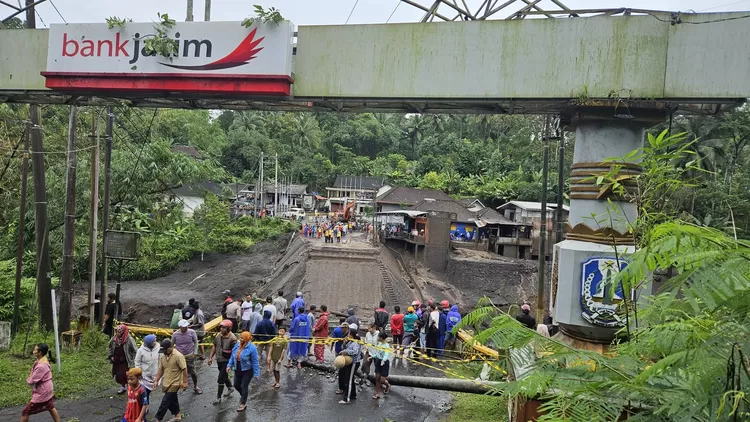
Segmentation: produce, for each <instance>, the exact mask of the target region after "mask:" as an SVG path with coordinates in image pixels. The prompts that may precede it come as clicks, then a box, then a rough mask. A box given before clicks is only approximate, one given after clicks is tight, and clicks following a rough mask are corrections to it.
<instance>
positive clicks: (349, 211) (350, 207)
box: [340, 200, 357, 221]
mask: <svg viewBox="0 0 750 422" xmlns="http://www.w3.org/2000/svg"><path fill="white" fill-rule="evenodd" d="M356 205H357V201H356V200H352V201H351V202H349V203H348V204H346V208H344V215H343V216H342V217H341V219H340V221H349V220H354V210H355V209H356Z"/></svg>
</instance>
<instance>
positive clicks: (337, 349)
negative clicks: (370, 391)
mask: <svg viewBox="0 0 750 422" xmlns="http://www.w3.org/2000/svg"><path fill="white" fill-rule="evenodd" d="M347 337H349V323H348V322H346V320H345V319H343V318H341V319H340V320H339V326H338V327H336V328H334V329H333V332H332V333H331V338H334V339H341V340H335V341H333V342H331V347H330V349H331V351H332V352H334V353H335V354H336V356H338V355H339V353H341V350H342V349H343V346H344V339H346V338H347ZM342 390H343V389H342Z"/></svg>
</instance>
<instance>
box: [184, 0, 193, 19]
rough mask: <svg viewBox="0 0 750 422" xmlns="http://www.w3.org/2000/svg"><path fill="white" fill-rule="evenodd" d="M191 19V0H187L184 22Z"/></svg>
mask: <svg viewBox="0 0 750 422" xmlns="http://www.w3.org/2000/svg"><path fill="white" fill-rule="evenodd" d="M192 21H193V0H187V17H186V18H185V22H192Z"/></svg>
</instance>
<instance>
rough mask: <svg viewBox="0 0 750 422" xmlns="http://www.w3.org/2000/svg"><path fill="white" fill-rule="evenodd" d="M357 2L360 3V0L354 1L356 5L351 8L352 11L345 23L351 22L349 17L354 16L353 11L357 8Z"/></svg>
mask: <svg viewBox="0 0 750 422" xmlns="http://www.w3.org/2000/svg"><path fill="white" fill-rule="evenodd" d="M357 4H359V0H357V1H355V2H354V7H352V10H351V12H349V17H348V18H346V22H344V25H346V24H348V23H349V19H351V18H352V13H354V9H356V8H357Z"/></svg>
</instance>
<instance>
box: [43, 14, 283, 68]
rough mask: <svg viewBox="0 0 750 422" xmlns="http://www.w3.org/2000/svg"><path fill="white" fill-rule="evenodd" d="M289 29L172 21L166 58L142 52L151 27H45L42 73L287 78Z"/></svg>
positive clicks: (153, 30)
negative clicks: (173, 47) (170, 53)
mask: <svg viewBox="0 0 750 422" xmlns="http://www.w3.org/2000/svg"><path fill="white" fill-rule="evenodd" d="M293 31H294V28H293V25H292V23H291V22H288V21H284V22H281V23H279V24H278V25H277V24H275V23H269V24H261V23H257V24H254V25H253V26H252V27H250V28H245V27H243V26H242V25H240V23H239V22H178V23H177V24H176V25H175V26H174V27H173V28H172V29H171V30H170V32H169V34H168V36H169V38H171V39H174V40H175V41H176V42H177V48H178V52H177V54H176V55H175V56H174V57H171V58H168V57H164V56H161V55H157V54H155V53H153V52H152V53H151V54H149V53H147V52H146V50H145V48H144V45H145V41H146V40H147V39H148V38H149V37H153V36H154V34H155V33H156V31H155V29H154V24H153V23H127V24H126V25H125V27H124V28H117V27H115V28H112V29H110V28H109V27H108V25H107V24H106V23H95V24H67V25H65V24H54V25H51V26H50V34H49V49H48V53H47V69H46V70H47V72H45V73H58V74H71V75H73V74H100V75H102V76H105V75H109V74H119V75H121V76H138V75H139V74H173V75H175V76H180V75H183V74H184V75H185V76H201V75H237V76H251V75H257V76H291V75H292V36H293Z"/></svg>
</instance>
